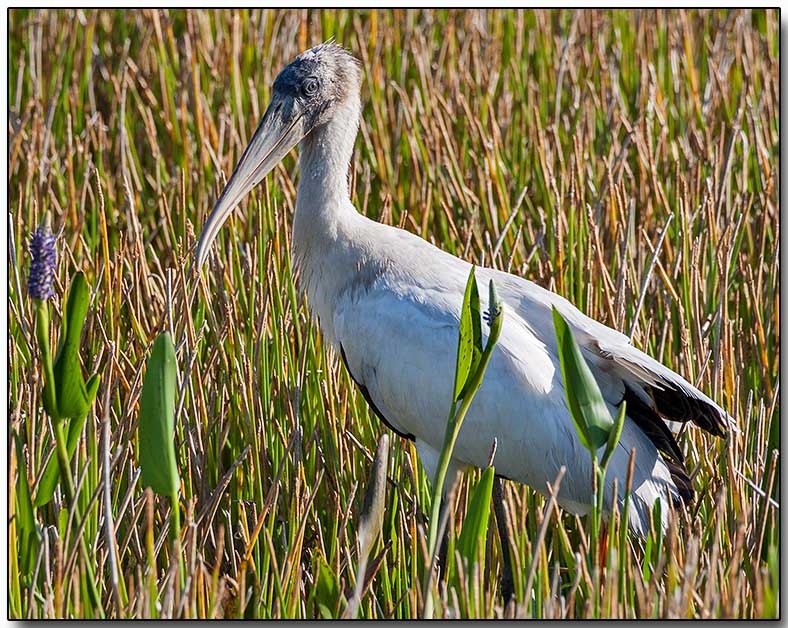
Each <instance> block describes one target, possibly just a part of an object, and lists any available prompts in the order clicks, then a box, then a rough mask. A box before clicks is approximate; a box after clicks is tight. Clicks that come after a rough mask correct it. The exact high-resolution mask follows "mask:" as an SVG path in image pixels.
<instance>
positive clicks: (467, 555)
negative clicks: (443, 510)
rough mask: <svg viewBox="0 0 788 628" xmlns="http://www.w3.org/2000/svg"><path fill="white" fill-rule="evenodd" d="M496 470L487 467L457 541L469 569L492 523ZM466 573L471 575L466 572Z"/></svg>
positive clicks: (472, 498)
mask: <svg viewBox="0 0 788 628" xmlns="http://www.w3.org/2000/svg"><path fill="white" fill-rule="evenodd" d="M494 479H495V469H494V468H493V467H487V468H486V469H485V470H484V472H483V473H482V477H481V479H480V480H479V483H478V484H477V485H476V488H475V489H474V491H473V496H472V497H471V501H470V503H469V504H468V511H467V512H466V513H465V521H464V522H463V524H462V532H460V538H459V540H458V541H457V549H458V550H459V551H460V556H462V557H463V558H464V559H466V560H467V561H468V568H469V569H470V568H471V567H472V565H473V564H474V563H475V562H476V557H477V556H478V553H479V547H480V546H482V545H483V544H484V542H485V540H486V539H487V524H488V523H489V521H490V501H491V500H492V489H493V480H494ZM466 573H469V572H467V571H466Z"/></svg>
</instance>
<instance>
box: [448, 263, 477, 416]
mask: <svg viewBox="0 0 788 628" xmlns="http://www.w3.org/2000/svg"><path fill="white" fill-rule="evenodd" d="M474 304H475V307H476V316H477V317H478V316H479V312H478V310H479V292H478V290H477V288H476V267H475V266H474V267H471V272H470V274H469V275H468V283H467V284H466V285H465V296H464V297H463V300H462V311H461V312H460V338H459V341H458V342H457V369H456V371H455V374H454V401H457V400H458V399H460V398H462V396H463V391H464V388H465V384H466V382H467V381H468V377H469V375H470V374H471V373H472V372H473V367H474V364H475V363H477V362H478V355H477V354H480V353H481V322H477V321H475V320H474V313H473V309H474ZM477 324H478V330H479V331H478V335H479V338H480V340H479V344H478V346H477V343H476V325H477Z"/></svg>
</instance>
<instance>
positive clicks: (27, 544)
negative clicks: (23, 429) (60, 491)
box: [14, 433, 41, 582]
mask: <svg viewBox="0 0 788 628" xmlns="http://www.w3.org/2000/svg"><path fill="white" fill-rule="evenodd" d="M14 441H15V443H16V469H17V483H16V525H17V531H18V532H17V534H18V536H19V544H18V547H19V550H20V552H19V553H20V569H21V571H22V574H23V575H24V576H26V577H27V578H28V582H29V578H30V577H31V576H32V573H33V568H34V565H35V560H36V556H37V555H38V546H39V543H40V542H41V531H40V529H39V527H38V523H37V522H36V516H35V510H34V509H33V502H32V501H31V500H30V486H29V485H28V483H27V474H26V473H25V470H24V468H23V461H24V457H23V455H22V443H21V441H20V440H19V435H18V434H16V433H14Z"/></svg>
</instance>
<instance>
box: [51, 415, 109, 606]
mask: <svg viewBox="0 0 788 628" xmlns="http://www.w3.org/2000/svg"><path fill="white" fill-rule="evenodd" d="M53 423H54V428H55V444H56V446H57V458H58V462H59V464H60V476H61V478H62V480H63V487H64V488H65V490H66V497H67V498H68V501H69V503H70V504H72V506H73V508H74V513H75V514H76V516H77V521H79V520H81V516H80V514H79V504H78V503H77V500H76V492H75V490H74V481H73V480H72V479H71V469H70V467H69V460H68V450H67V449H66V435H65V433H64V432H63V421H60V420H58V419H55V420H54V421H53ZM79 546H80V550H81V551H82V559H83V560H84V562H85V570H86V571H87V576H88V578H87V579H88V592H89V593H90V597H91V600H92V602H93V604H94V606H95V607H96V612H97V613H98V615H99V618H100V619H104V609H103V608H102V606H101V596H100V595H99V592H98V589H97V588H96V576H95V572H94V570H93V563H92V562H91V558H90V554H89V553H88V548H87V544H86V543H85V537H84V535H80V537H79Z"/></svg>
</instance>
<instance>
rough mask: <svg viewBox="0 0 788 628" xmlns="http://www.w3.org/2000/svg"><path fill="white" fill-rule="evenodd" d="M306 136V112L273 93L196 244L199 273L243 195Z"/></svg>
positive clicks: (285, 98)
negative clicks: (304, 116) (304, 118)
mask: <svg viewBox="0 0 788 628" xmlns="http://www.w3.org/2000/svg"><path fill="white" fill-rule="evenodd" d="M304 135H306V132H305V128H304V122H303V112H302V111H301V110H300V107H299V106H298V104H297V103H296V100H295V99H294V98H290V97H287V96H282V95H280V94H276V93H275V94H274V97H273V99H272V100H271V104H270V105H268V109H267V110H266V112H265V115H264V116H263V119H262V120H261V121H260V125H259V126H258V127H257V131H255V134H254V137H252V141H251V142H249V146H247V147H246V150H245V151H244V154H243V155H241V159H240V161H239V162H238V165H237V166H236V167H235V171H234V172H233V174H232V176H231V177H230V180H229V181H228V182H227V185H226V186H224V190H222V193H221V195H220V196H219V200H218V201H216V205H215V206H214V208H213V211H212V212H211V215H210V216H209V217H208V220H207V221H206V223H205V225H204V226H203V228H202V233H201V234H200V240H199V242H198V243H197V255H196V262H197V270H198V271H199V269H200V268H202V265H203V263H204V262H205V260H206V259H207V257H208V252H209V251H210V249H211V244H213V241H214V240H215V239H216V236H217V234H218V233H219V230H220V229H221V228H222V225H223V224H224V222H225V221H226V220H227V217H228V216H229V215H230V213H231V212H232V211H233V209H235V207H236V206H237V205H238V203H240V202H241V199H243V197H244V196H246V195H247V194H248V193H249V191H250V190H251V189H252V188H253V187H254V186H256V185H257V184H258V183H260V181H262V180H263V178H264V177H265V175H267V174H268V173H269V172H271V170H273V169H274V167H275V166H276V164H278V163H279V162H280V161H281V160H282V159H283V158H284V157H285V155H287V153H289V152H290V150H291V149H292V148H293V147H294V146H295V145H296V144H298V142H300V141H301V139H302V138H303V137H304Z"/></svg>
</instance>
